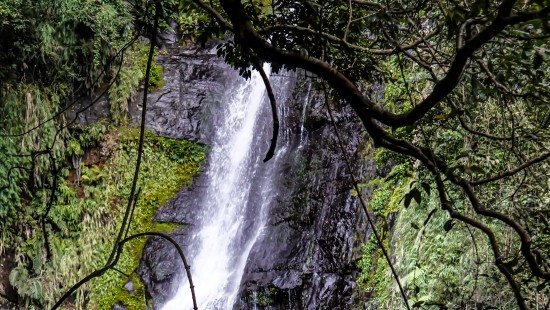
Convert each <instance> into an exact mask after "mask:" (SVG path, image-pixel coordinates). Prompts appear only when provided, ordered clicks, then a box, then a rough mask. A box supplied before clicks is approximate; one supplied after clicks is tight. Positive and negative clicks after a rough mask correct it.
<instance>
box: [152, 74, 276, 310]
mask: <svg viewBox="0 0 550 310" xmlns="http://www.w3.org/2000/svg"><path fill="white" fill-rule="evenodd" d="M264 70H265V71H266V73H267V74H268V75H269V74H270V67H269V66H267V65H266V66H264ZM225 93H226V98H227V101H226V102H224V103H223V104H222V106H220V107H219V109H221V111H220V112H217V113H220V115H223V116H222V120H221V122H220V123H219V124H216V126H215V128H216V129H215V136H214V139H213V142H212V145H211V152H210V154H209V159H208V163H209V164H208V167H207V171H206V175H207V181H206V189H205V191H204V194H203V197H202V198H200V199H201V203H200V208H201V211H200V215H199V223H197V230H196V231H195V232H194V233H193V235H192V237H191V238H190V242H189V245H187V246H186V248H188V253H190V254H189V255H190V258H189V260H190V265H191V273H192V276H193V282H194V284H195V291H196V296H197V301H198V306H199V309H201V310H203V309H232V308H233V305H234V303H235V301H236V297H237V295H238V290H239V284H240V281H241V277H242V274H243V270H244V267H245V263H246V259H247V257H248V253H249V252H250V249H251V248H252V245H253V244H254V241H255V240H256V239H257V238H258V237H259V236H260V235H261V232H262V228H263V227H264V224H265V221H266V216H265V213H266V212H265V207H266V206H267V205H268V204H269V203H270V201H271V197H273V186H272V185H273V184H272V182H273V181H271V180H272V177H271V176H272V172H273V170H272V169H273V167H274V162H276V161H277V158H278V157H279V156H280V154H281V153H282V152H284V150H285V147H284V146H283V147H279V151H278V153H277V154H276V156H275V158H273V159H272V160H271V161H270V162H268V163H267V164H264V163H262V162H261V159H262V158H263V155H264V154H263V153H262V152H265V151H266V150H267V146H268V142H269V139H270V136H269V135H270V134H271V131H270V130H268V129H269V128H270V126H271V121H270V119H269V113H268V112H269V110H268V107H269V105H268V104H267V99H266V96H265V86H264V84H263V82H262V79H261V77H260V75H259V74H258V73H257V72H253V73H252V76H251V78H250V79H248V80H247V81H243V83H242V84H241V85H240V87H239V88H238V89H235V90H226V92H225ZM266 117H267V118H266ZM173 309H174V310H175V309H178V310H180V309H192V301H191V294H190V291H189V287H188V284H187V279H182V280H181V281H179V287H178V289H177V293H176V295H175V297H173V299H172V300H170V301H169V302H167V303H166V304H165V305H164V307H163V310H173Z"/></svg>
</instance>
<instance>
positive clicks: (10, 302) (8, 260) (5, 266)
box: [0, 249, 19, 309]
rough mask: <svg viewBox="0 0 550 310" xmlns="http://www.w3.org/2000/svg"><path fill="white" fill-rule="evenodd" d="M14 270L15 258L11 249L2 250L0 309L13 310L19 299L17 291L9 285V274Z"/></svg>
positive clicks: (0, 260) (0, 257)
mask: <svg viewBox="0 0 550 310" xmlns="http://www.w3.org/2000/svg"><path fill="white" fill-rule="evenodd" d="M13 268H15V257H14V251H13V250H12V249H4V253H3V254H2V255H1V256H0V309H14V308H13V307H15V303H17V301H18V299H19V295H18V294H17V291H16V290H15V288H14V287H13V286H12V285H11V283H10V280H9V278H10V272H11V271H12V270H13Z"/></svg>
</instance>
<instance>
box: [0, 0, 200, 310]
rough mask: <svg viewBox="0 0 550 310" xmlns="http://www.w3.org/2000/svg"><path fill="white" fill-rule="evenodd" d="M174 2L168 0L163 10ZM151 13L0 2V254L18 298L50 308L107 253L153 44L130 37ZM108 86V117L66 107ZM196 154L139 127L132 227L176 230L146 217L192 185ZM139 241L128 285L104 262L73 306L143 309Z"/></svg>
mask: <svg viewBox="0 0 550 310" xmlns="http://www.w3.org/2000/svg"><path fill="white" fill-rule="evenodd" d="M173 4H174V3H168V2H166V3H165V5H166V8H165V10H166V11H165V12H166V13H167V16H166V18H168V16H169V15H170V14H172V13H170V12H172V10H171V9H170V10H168V9H169V8H171V7H173ZM153 15H154V8H151V7H149V8H147V13H146V6H145V5H144V3H141V1H136V2H134V3H133V5H130V3H129V2H127V1H124V0H100V1H96V0H84V1H81V0H78V1H77V0H63V1H60V0H54V1H50V0H47V1H46V0H38V1H29V0H15V1H12V0H0V49H1V50H2V55H0V80H1V81H2V83H0V111H1V112H2V117H1V121H0V131H1V136H0V218H1V221H0V254H3V253H4V252H5V251H10V252H11V251H14V252H15V263H16V265H17V267H16V268H15V269H13V270H12V271H11V273H10V276H9V281H10V283H11V284H12V285H13V286H14V287H15V289H16V291H17V293H18V294H19V297H20V298H19V304H18V305H17V306H18V307H24V308H28V309H46V308H49V307H51V306H52V305H53V303H54V302H55V301H56V300H57V298H59V297H60V295H61V294H62V293H63V292H64V291H65V290H67V289H68V287H70V286H71V285H73V284H74V283H76V282H77V281H78V280H80V279H81V278H83V277H84V276H85V275H86V274H88V273H90V272H91V271H93V270H95V269H97V268H99V267H101V266H103V264H104V263H105V261H106V259H107V256H108V255H109V253H110V250H111V248H112V246H113V245H112V243H113V240H112V239H113V238H112V236H113V235H115V234H116V231H117V229H118V226H119V225H120V221H121V216H122V214H121V212H122V210H121V208H122V206H123V205H124V203H125V201H126V200H127V199H128V193H129V188H130V187H129V186H130V181H131V176H132V175H133V170H134V164H135V160H136V156H137V140H136V139H137V136H138V134H137V133H136V131H135V130H132V129H123V128H125V127H124V126H125V125H127V124H128V123H129V122H128V114H127V112H128V104H129V102H130V101H131V100H134V99H135V96H136V93H137V90H138V88H139V86H140V84H141V83H142V80H143V78H144V76H145V69H146V64H147V58H148V48H147V47H146V46H144V45H143V44H141V43H139V42H142V41H144V40H138V41H137V42H134V40H135V38H137V37H138V36H140V35H142V34H145V33H147V31H149V30H150V28H151V24H152V19H151V17H152V16H153ZM161 24H162V27H166V26H167V25H166V23H165V22H162V23H161ZM162 74H163V73H162V67H161V66H160V65H158V64H157V63H153V65H152V68H151V79H150V83H149V85H148V86H149V88H150V89H153V90H155V89H161V88H162V87H163V80H162ZM103 91H106V92H107V93H108V96H109V103H110V108H111V109H110V110H111V115H110V118H111V119H110V120H105V121H104V122H100V123H97V124H95V125H93V126H90V127H86V128H81V127H79V126H78V125H76V124H74V120H73V119H68V118H67V115H65V114H64V113H62V112H63V111H65V110H67V109H68V110H71V109H72V107H71V105H72V104H73V103H74V100H75V99H78V98H81V97H84V96H91V97H92V98H93V97H94V96H95V95H97V94H98V93H100V92H103ZM107 122H109V123H113V124H116V125H117V126H120V127H119V128H115V127H109V126H106V125H105V124H106V123H107ZM203 158H204V149H203V148H202V147H199V146H196V145H194V144H192V143H189V142H186V141H176V140H170V139H164V138H159V137H155V136H154V135H152V134H151V133H147V134H146V143H145V150H144V158H143V161H144V165H143V167H144V168H142V169H141V170H142V171H141V174H140V179H139V184H138V186H140V188H141V190H142V192H141V193H142V194H141V196H140V198H139V202H138V205H137V207H136V210H135V213H134V217H133V221H132V226H131V228H130V230H129V233H137V232H144V231H170V230H171V229H173V228H174V225H171V224H155V223H152V222H151V218H152V215H153V214H154V213H155V211H156V210H157V209H158V208H159V207H160V206H161V205H162V204H164V203H166V201H167V200H168V199H169V198H170V197H172V196H173V195H174V194H175V192H176V191H177V190H179V189H180V188H181V187H182V186H185V185H188V184H189V182H190V181H191V177H192V176H193V175H194V174H195V173H196V171H197V169H198V167H199V165H200V164H201V162H202V160H203ZM167 171H168V172H169V173H166V172H167ZM144 244H145V239H139V240H133V241H132V242H131V243H129V244H127V245H126V247H125V251H124V252H123V254H122V256H121V259H120V261H119V264H118V265H117V269H119V270H121V271H123V272H124V273H126V274H128V275H130V276H131V278H132V281H133V282H134V286H135V290H136V292H135V293H134V294H128V293H125V291H124V290H123V289H122V285H124V283H125V282H126V280H127V279H126V276H123V275H122V274H121V273H116V272H113V273H111V271H109V272H108V273H107V274H106V276H105V277H104V278H101V279H96V280H95V281H94V282H92V283H87V284H86V285H84V287H83V288H82V289H80V290H78V291H77V292H76V293H75V294H74V296H71V301H70V303H71V304H72V305H73V306H74V307H76V308H78V309H82V308H86V309H93V308H94V307H95V308H98V309H108V308H110V307H112V305H113V304H114V303H115V302H120V303H122V304H125V305H127V306H128V307H129V308H132V307H133V309H143V308H144V306H143V305H144V300H143V288H142V287H141V285H140V283H139V281H136V280H137V279H136V278H135V275H134V274H133V271H134V269H135V267H136V266H137V262H138V259H139V256H140V254H141V250H142V248H143V246H144ZM3 280H4V279H3ZM67 306H68V305H67Z"/></svg>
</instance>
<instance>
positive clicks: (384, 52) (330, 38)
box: [259, 24, 443, 55]
mask: <svg viewBox="0 0 550 310" xmlns="http://www.w3.org/2000/svg"><path fill="white" fill-rule="evenodd" d="M442 27H443V24H439V25H438V26H437V28H436V29H435V30H434V31H432V32H430V33H428V34H427V35H426V36H424V37H421V38H419V39H416V40H415V41H413V42H411V43H409V44H405V45H400V46H398V47H396V48H392V49H373V48H368V47H364V46H359V45H356V44H352V43H349V42H348V41H347V40H345V39H340V38H339V37H337V36H335V35H332V34H330V33H326V32H319V31H318V30H315V29H311V28H307V27H301V26H295V25H275V26H270V27H265V29H264V30H263V31H261V32H259V33H264V32H269V31H277V30H284V31H293V32H298V33H302V34H307V35H312V36H319V35H321V37H323V38H325V39H327V40H328V41H329V42H331V43H334V44H338V45H341V46H344V47H347V48H350V49H354V50H358V51H362V52H366V53H369V54H373V55H394V54H398V53H400V52H402V51H405V50H409V49H413V48H415V47H418V46H419V45H420V44H422V43H424V42H425V41H426V40H428V39H430V38H432V37H433V36H435V35H436V34H438V33H439V32H441V29H442Z"/></svg>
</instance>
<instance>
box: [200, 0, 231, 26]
mask: <svg viewBox="0 0 550 310" xmlns="http://www.w3.org/2000/svg"><path fill="white" fill-rule="evenodd" d="M193 2H195V4H197V5H198V6H200V7H201V8H202V9H204V10H205V11H207V12H208V13H209V14H210V15H211V16H213V17H214V18H215V19H216V20H217V21H218V23H220V25H221V26H222V27H224V28H225V29H227V30H231V31H233V26H232V25H231V24H230V23H229V22H228V21H227V20H225V18H223V16H222V15H221V14H220V12H218V11H216V10H215V9H214V8H213V7H212V6H210V5H208V4H206V3H204V2H203V1H201V0H193Z"/></svg>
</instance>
